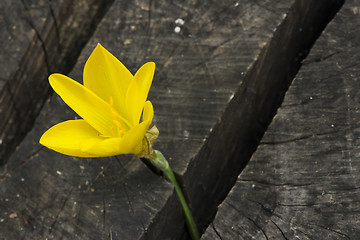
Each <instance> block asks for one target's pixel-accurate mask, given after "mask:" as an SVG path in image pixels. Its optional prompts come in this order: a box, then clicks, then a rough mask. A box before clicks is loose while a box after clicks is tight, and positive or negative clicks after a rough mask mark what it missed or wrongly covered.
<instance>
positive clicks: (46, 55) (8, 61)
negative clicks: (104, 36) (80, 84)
mask: <svg viewBox="0 0 360 240" xmlns="http://www.w3.org/2000/svg"><path fill="white" fill-rule="evenodd" d="M110 4H111V1H95V0H91V1H86V0H78V1H71V0H56V1H44V0H37V1H25V0H23V1H11V0H2V1H1V3H0V12H1V15H0V32H1V35H0V40H1V41H0V42H1V50H0V66H1V69H2V70H3V73H2V76H1V78H0V113H1V117H0V143H1V144H0V166H3V165H4V164H5V163H6V162H7V160H8V158H9V156H10V155H11V154H12V153H13V152H14V151H15V150H16V147H17V146H18V145H19V144H20V142H21V141H22V139H23V138H24V137H25V135H26V133H27V132H28V131H30V130H31V128H32V126H33V124H34V121H35V118H36V117H37V115H38V114H39V111H40V110H41V108H42V106H43V104H44V102H45V100H46V98H47V97H48V96H49V94H50V91H49V90H50V87H49V84H48V81H47V77H48V76H49V74H50V73H52V72H54V71H61V72H68V71H70V69H71V67H72V66H73V65H74V64H75V62H76V58H77V56H78V55H79V54H80V50H81V48H82V47H83V45H84V44H85V43H86V41H87V40H88V38H89V36H91V34H92V33H93V31H94V28H95V26H96V25H97V23H98V22H99V20H100V18H101V16H102V15H103V14H104V12H105V10H106V9H107V8H108V6H109V5H110ZM90 6H91V7H90ZM79 28H81V30H79Z"/></svg>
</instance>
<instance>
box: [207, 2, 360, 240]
mask: <svg viewBox="0 0 360 240" xmlns="http://www.w3.org/2000/svg"><path fill="white" fill-rule="evenodd" d="M359 6H360V2H359V1H356V0H353V1H347V2H346V3H345V4H344V6H343V8H342V9H341V10H340V12H339V13H338V14H337V16H336V17H335V19H334V20H333V21H332V22H331V23H330V24H329V25H328V26H327V28H326V29H325V31H324V32H323V33H322V35H321V37H320V38H319V39H318V40H317V42H316V44H315V45H314V47H313V48H312V50H311V53H310V54H309V56H308V57H307V58H306V59H305V60H304V65H303V67H302V68H301V70H300V72H299V73H298V74H297V76H296V78H295V80H294V82H293V83H292V85H291V86H290V88H289V91H288V92H287V93H286V97H285V99H284V102H283V103H282V106H281V107H280V109H279V110H278V113H277V115H276V116H275V118H274V120H273V122H272V123H271V125H270V126H269V129H268V130H267V131H266V134H265V136H264V138H263V139H262V141H261V143H260V146H259V147H258V149H257V151H256V153H255V154H254V155H253V157H252V158H251V160H250V162H249V163H248V165H247V166H246V168H245V169H244V170H243V172H242V173H241V174H240V175H239V177H238V179H237V183H236V184H235V186H234V187H233V189H232V190H231V192H230V194H229V196H228V197H227V198H226V199H225V201H224V202H223V203H222V204H221V206H220V207H219V211H218V212H217V216H216V218H215V219H214V221H213V222H212V223H211V224H210V225H209V227H208V228H207V230H206V232H205V234H204V235H203V237H202V239H359V236H360V227H359V226H360V225H359V222H360V215H359V209H360V191H359V183H360V174H359V170H360V159H359V156H360V151H359V143H360V142H359V138H360V135H359V120H360V111H359V108H360V101H359V93H360V92H359V91H360V81H359V80H360V78H359V76H360V53H359V50H360V15H359V14H360V12H359V9H360V8H359Z"/></svg>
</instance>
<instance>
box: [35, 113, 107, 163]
mask: <svg viewBox="0 0 360 240" xmlns="http://www.w3.org/2000/svg"><path fill="white" fill-rule="evenodd" d="M89 139H97V140H98V141H102V140H103V139H104V138H102V137H99V132H98V131H96V130H95V129H94V128H93V127H91V126H90V125H89V124H88V123H87V122H86V121H85V120H83V119H79V120H69V121H66V122H62V123H59V124H57V125H55V126H53V127H51V128H50V129H49V130H47V131H46V132H45V133H44V134H43V135H42V137H41V139H40V143H41V144H42V145H44V146H46V147H48V148H50V149H53V150H55V151H57V152H59V153H62V154H66V155H70V156H75V157H97V156H96V155H94V154H89V153H86V152H83V151H81V148H80V146H81V144H82V143H83V142H84V141H88V140H89Z"/></svg>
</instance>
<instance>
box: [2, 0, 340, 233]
mask: <svg viewBox="0 0 360 240" xmlns="http://www.w3.org/2000/svg"><path fill="white" fill-rule="evenodd" d="M294 2H295V7H292V10H291V11H290V13H289V14H288V16H287V17H286V18H285V16H286V13H287V12H288V11H289V8H290V6H291V5H292V4H293V3H294ZM341 3H342V2H339V1H325V0H323V1H315V0H314V1H310V0H307V1H305V0H297V1H288V0H284V1H276V3H274V1H261V3H260V2H259V3H258V2H256V1H250V0H249V1H240V2H238V3H234V2H233V1H213V2H209V1H200V0H199V1H196V0H189V1H186V2H184V1H175V2H174V1H172V2H170V1H168V2H166V1H135V2H129V1H125V0H124V1H121V0H118V1H115V2H114V4H113V5H112V6H111V8H110V10H109V11H108V12H107V13H106V15H105V16H104V18H103V19H102V21H101V23H100V24H99V26H98V28H97V30H96V31H95V33H94V35H93V36H92V37H91V39H90V40H89V43H88V44H87V45H86V46H85V48H84V49H83V51H82V53H81V55H80V58H79V59H78V61H77V63H76V66H75V68H74V70H73V71H72V72H71V73H70V76H71V77H73V78H74V79H77V80H79V81H81V79H82V68H83V66H84V62H85V60H86V59H87V57H88V56H89V54H90V52H91V51H92V50H93V48H94V47H95V45H96V43H97V42H101V43H102V44H103V46H105V47H106V48H107V49H109V50H110V51H111V52H113V53H114V54H115V55H116V56H117V57H118V58H119V59H120V60H121V61H122V62H123V63H124V64H125V65H126V66H129V68H130V70H131V71H132V72H134V71H135V70H136V69H137V68H138V67H140V65H141V64H143V63H144V62H146V61H155V62H156V63H157V70H156V75H155V80H154V83H153V86H152V89H151V91H150V96H149V98H150V100H151V101H152V102H153V104H154V107H155V114H156V116H155V119H154V123H155V124H156V125H157V126H158V128H159V129H160V138H159V140H158V141H157V142H156V144H155V148H158V149H159V150H161V151H162V152H163V153H164V154H165V156H166V157H168V158H169V159H170V164H171V165H172V166H173V169H174V170H175V171H176V172H177V174H178V177H179V179H180V181H181V182H182V183H183V184H184V186H185V187H186V188H187V190H188V192H187V195H188V198H189V199H190V201H191V204H192V206H193V207H194V208H195V209H194V210H195V211H194V213H195V218H196V220H197V222H198V224H199V226H200V228H202V229H205V228H206V226H207V224H208V223H209V222H210V221H211V219H212V217H213V216H214V214H215V212H216V206H217V205H218V204H219V202H220V201H221V200H222V199H223V198H225V197H226V195H227V193H228V191H229V189H230V188H231V186H232V185H233V184H234V181H235V180H236V177H237V175H238V174H239V172H240V171H241V169H242V168H243V167H244V166H245V164H246V163H247V161H248V159H249V158H250V156H251V154H252V152H253V151H254V150H255V148H256V146H257V144H258V142H259V140H260V137H261V136H262V134H263V133H264V131H265V129H266V127H267V124H268V123H269V122H270V120H271V118H272V116H273V115H274V113H275V111H276V108H277V106H278V105H279V104H280V102H281V99H282V97H283V94H284V92H285V90H286V88H287V86H288V84H289V83H290V81H291V79H292V78H293V76H294V75H295V73H296V71H297V70H298V68H299V67H300V61H301V59H302V57H304V55H305V54H306V53H307V51H308V50H309V48H310V47H311V45H312V43H313V42H314V41H315V39H316V38H317V36H318V35H319V33H320V32H321V30H322V28H324V26H325V25H326V23H327V22H328V21H329V20H330V19H331V17H332V15H333V14H334V13H335V12H336V11H337V9H338V8H339V7H340V5H341ZM60 4H64V3H60ZM319 12H321V14H318V13H319ZM73 15H76V14H75V13H72V14H69V18H70V19H71V16H73ZM289 16H292V17H289ZM178 18H181V19H183V20H184V24H182V23H181V21H176V19H178ZM284 18H285V20H284ZM178 30H180V31H178ZM275 31H276V32H275ZM70 35H71V34H70ZM282 36H286V37H285V38H284V39H282V38H281V37H282ZM271 39H273V40H271ZM274 39H275V40H274ZM286 46H287V47H286ZM279 49H280V50H279ZM284 49H285V50H284ZM71 59H74V56H73V57H72V58H71ZM256 59H259V60H258V61H256ZM278 60H279V61H278ZM272 63H275V64H272ZM271 66H272V67H273V68H272V67H271ZM267 74H269V76H270V78H266V77H264V76H267ZM278 74H279V76H280V77H278V78H276V76H278ZM239 87H240V88H239ZM229 102H230V103H229ZM74 117H76V115H75V114H74V113H73V112H72V111H71V110H70V109H69V108H68V107H67V106H65V104H64V103H63V102H62V101H61V99H59V97H58V96H56V95H54V96H53V97H52V98H51V100H50V101H49V102H47V104H46V105H45V106H44V108H43V110H42V111H41V114H40V116H39V117H38V119H37V121H36V123H35V125H34V128H33V129H32V131H31V132H30V133H29V134H28V135H27V137H26V138H25V139H24V141H23V142H22V143H21V145H20V146H19V147H18V149H17V151H15V152H14V153H13V154H12V155H11V158H10V159H9V161H8V162H7V164H6V165H5V166H4V167H3V169H2V171H3V174H2V175H1V179H0V194H1V195H0V233H5V234H4V235H5V236H6V239H18V238H20V239H21V238H28V239H43V238H50V239H59V238H65V239H70V238H80V239H108V238H110V239H186V238H188V235H187V233H186V230H185V227H184V222H183V217H182V213H181V209H180V207H179V204H178V202H177V199H176V196H175V195H174V193H173V188H172V187H171V185H170V184H169V183H167V182H166V181H164V180H163V179H161V178H159V177H157V176H156V175H154V174H153V173H152V172H150V171H149V169H147V168H146V166H145V165H144V164H143V163H142V162H141V161H139V160H138V159H134V158H132V156H119V157H112V158H104V159H96V160H94V159H78V158H71V157H66V156H63V155H60V154H57V153H54V152H52V151H50V150H48V149H44V148H41V147H40V146H39V144H38V139H39V138H40V136H41V134H42V133H43V132H44V131H45V130H46V129H47V128H48V127H50V126H52V125H54V124H55V123H58V122H61V121H64V120H67V119H72V118H74ZM254 121H255V122H254ZM239 143H244V144H243V145H241V146H242V147H241V148H239V147H238V144H239ZM239 156H242V159H241V160H240V161H239V160H238V157H239ZM218 171H220V172H218ZM204 199H206V201H205V200H204Z"/></svg>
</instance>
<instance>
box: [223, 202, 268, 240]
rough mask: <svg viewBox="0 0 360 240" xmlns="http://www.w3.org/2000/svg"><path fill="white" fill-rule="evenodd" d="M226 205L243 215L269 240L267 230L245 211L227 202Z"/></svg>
mask: <svg viewBox="0 0 360 240" xmlns="http://www.w3.org/2000/svg"><path fill="white" fill-rule="evenodd" d="M225 204H227V205H229V206H230V207H231V208H233V209H234V210H236V211H237V212H238V213H240V214H241V215H243V216H244V217H245V218H246V219H247V220H249V221H250V222H252V223H253V224H254V226H255V227H256V228H257V229H259V230H260V231H261V232H262V234H263V235H264V237H265V239H266V240H269V237H268V236H267V234H266V232H265V230H264V229H263V228H262V227H261V226H260V225H259V224H258V223H257V222H256V221H255V220H253V219H252V218H250V217H248V216H247V215H246V214H245V213H244V212H243V211H241V210H240V209H239V208H238V207H237V206H235V205H234V204H232V203H229V202H226V203H225Z"/></svg>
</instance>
